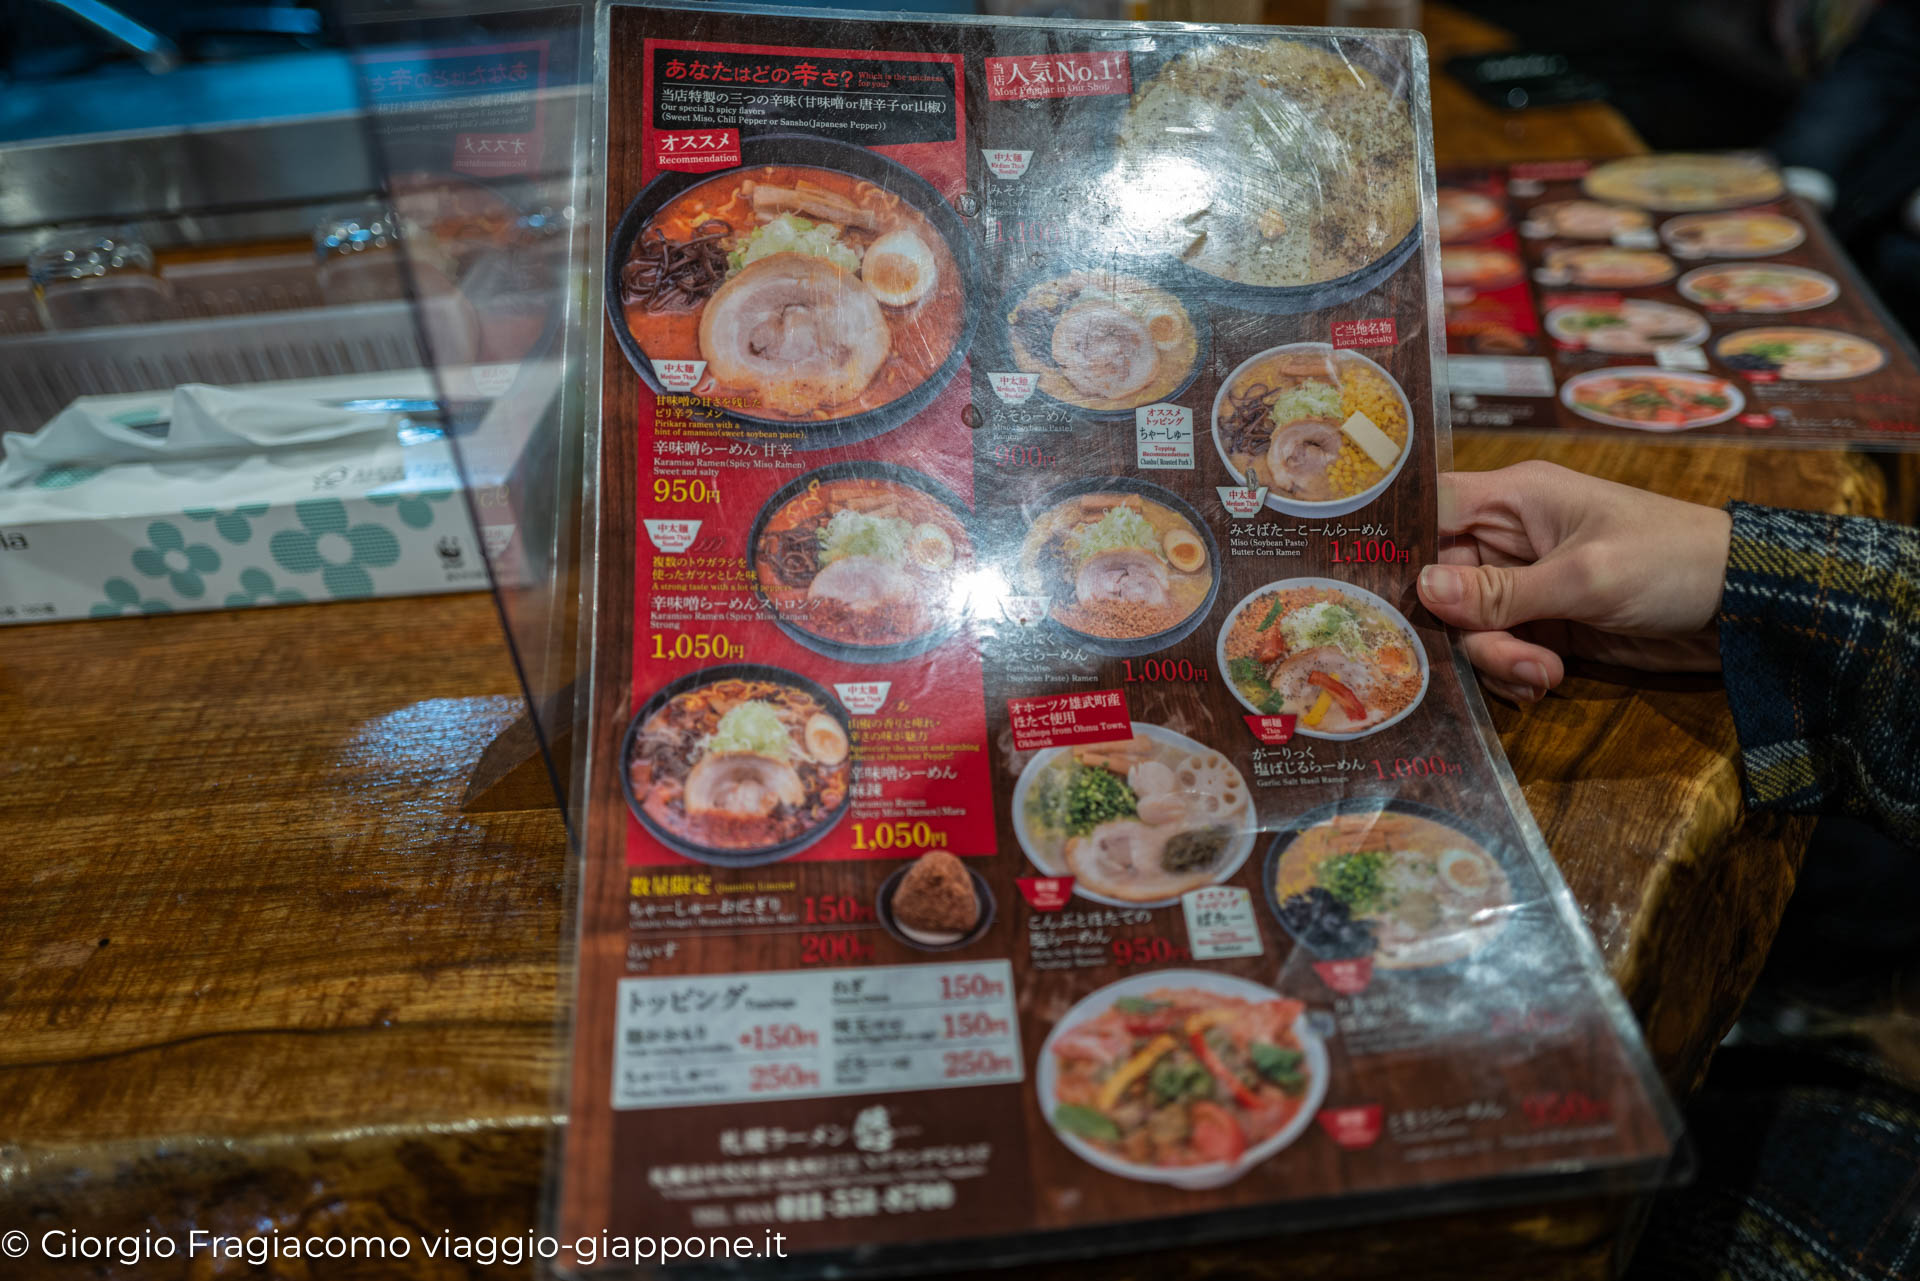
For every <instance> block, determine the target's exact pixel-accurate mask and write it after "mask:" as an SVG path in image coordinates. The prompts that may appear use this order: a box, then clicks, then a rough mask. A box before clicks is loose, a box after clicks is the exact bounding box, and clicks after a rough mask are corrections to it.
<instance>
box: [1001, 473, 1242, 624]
mask: <svg viewBox="0 0 1920 1281" xmlns="http://www.w3.org/2000/svg"><path fill="white" fill-rule="evenodd" d="M1100 493H1109V494H1138V495H1140V496H1141V497H1142V498H1147V499H1151V500H1152V501H1154V502H1156V503H1159V504H1160V505H1161V506H1162V507H1170V508H1172V509H1173V510H1174V511H1176V512H1179V513H1180V514H1181V515H1182V516H1184V517H1186V520H1187V523H1188V524H1189V525H1191V526H1193V532H1194V533H1196V534H1198V535H1199V536H1200V540H1201V541H1202V542H1204V543H1205V544H1206V545H1207V572H1208V575H1209V578H1210V581H1209V582H1208V583H1207V594H1206V596H1205V597H1204V598H1203V599H1202V600H1201V602H1200V603H1199V604H1198V605H1195V606H1194V607H1193V612H1192V613H1191V614H1189V615H1187V616H1186V618H1184V619H1182V620H1181V621H1180V622H1178V623H1175V624H1174V625H1173V626H1172V627H1169V628H1167V629H1166V630H1164V631H1158V632H1153V633H1151V634H1149V635H1146V636H1125V637H1121V636H1094V635H1092V634H1090V633H1087V632H1083V631H1080V630H1079V629H1077V628H1073V627H1069V626H1067V625H1066V624H1065V623H1063V622H1061V621H1060V620H1059V619H1057V618H1055V617H1054V616H1053V607H1052V605H1051V604H1049V605H1048V607H1047V623H1048V624H1049V625H1050V626H1052V627H1054V628H1055V629H1057V630H1058V631H1059V632H1061V633H1062V634H1063V635H1065V636H1067V637H1070V638H1071V639H1072V640H1073V643H1074V644H1076V645H1084V646H1086V648H1088V649H1090V650H1093V651H1095V652H1096V653H1100V654H1106V655H1108V656H1110V657H1113V658H1141V657H1144V656H1145V655H1147V654H1156V653H1158V652H1160V651H1161V650H1163V649H1165V648H1166V647H1167V646H1169V645H1172V644H1176V643H1177V642H1179V641H1183V640H1185V639H1186V638H1187V637H1188V636H1191V635H1192V634H1193V633H1194V631H1195V629H1197V628H1198V627H1199V626H1200V624H1201V623H1203V622H1205V621H1206V618H1207V611H1209V610H1211V609H1212V608H1213V602H1214V600H1215V598H1216V597H1218V596H1219V595H1220V544H1219V543H1217V542H1215V541H1214V537H1213V530H1212V529H1210V528H1208V526H1207V522H1206V521H1205V520H1204V519H1202V518H1201V516H1200V513H1199V511H1198V510H1196V509H1195V508H1194V506H1193V504H1192V503H1189V502H1188V501H1187V500H1186V499H1184V498H1182V497H1180V495H1178V494H1176V493H1174V492H1173V491H1172V490H1171V489H1163V488H1161V487H1160V486H1159V485H1155V484H1152V483H1150V482H1148V481H1144V480H1135V479H1134V478H1133V477H1131V476H1088V477H1085V478H1083V479H1081V480H1073V481H1068V482H1067V483H1066V484H1064V485H1061V486H1059V487H1058V488H1057V489H1050V490H1048V491H1047V492H1046V494H1045V495H1043V496H1042V497H1041V498H1040V499H1039V501H1038V502H1036V503H1034V505H1033V507H1032V509H1031V510H1032V512H1033V515H1032V517H1031V518H1029V519H1028V520H1027V525H1028V526H1029V527H1031V526H1032V525H1033V524H1035V523H1036V522H1037V521H1038V520H1039V518H1040V517H1041V516H1042V515H1044V514H1045V513H1047V512H1049V511H1052V510H1053V509H1054V508H1055V507H1057V506H1059V505H1060V504H1061V503H1063V502H1065V501H1067V499H1069V498H1077V497H1079V496H1080V495H1081V494H1100ZM1021 550H1022V552H1024V551H1025V546H1024V543H1023V545H1022V547H1021Z"/></svg>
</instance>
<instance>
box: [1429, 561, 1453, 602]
mask: <svg viewBox="0 0 1920 1281" xmlns="http://www.w3.org/2000/svg"><path fill="white" fill-rule="evenodd" d="M1420 594H1421V595H1422V596H1425V597H1426V598H1427V599H1428V600H1430V601H1433V602H1434V603H1435V604H1439V605H1451V604H1453V603H1454V602H1456V601H1458V600H1459V599H1460V575H1459V574H1457V573H1455V572H1454V571H1453V570H1451V569H1448V568H1447V567H1446V566H1445V565H1429V566H1427V567H1426V568H1425V569H1423V570H1421V571H1420Z"/></svg>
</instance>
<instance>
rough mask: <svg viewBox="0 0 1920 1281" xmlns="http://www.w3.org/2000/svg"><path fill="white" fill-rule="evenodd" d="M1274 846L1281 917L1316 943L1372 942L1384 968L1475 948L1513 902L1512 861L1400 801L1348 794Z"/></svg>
mask: <svg viewBox="0 0 1920 1281" xmlns="http://www.w3.org/2000/svg"><path fill="white" fill-rule="evenodd" d="M1311 817H1312V816H1311V815H1310V816H1309V818H1311ZM1281 842H1284V844H1281ZM1275 849H1276V857H1274V858H1272V859H1270V860H1269V865H1268V876H1269V877H1270V879H1271V882H1272V883H1271V886H1270V890H1271V894H1272V902H1273V904H1274V906H1275V914H1276V915H1277V916H1278V917H1279V918H1280V923H1281V924H1282V925H1283V926H1285V927H1286V928H1287V930H1288V932H1289V933H1291V934H1293V935H1294V937H1295V938H1296V939H1298V940H1299V941H1300V943H1301V944H1302V945H1303V946H1305V947H1307V948H1308V949H1310V950H1314V951H1322V950H1323V945H1324V946H1325V947H1326V948H1328V949H1330V950H1331V952H1332V953H1333V954H1338V955H1349V956H1350V955H1357V954H1365V952H1366V950H1367V949H1366V946H1365V945H1366V942H1368V941H1370V942H1371V945H1372V946H1371V953H1372V956H1373V963H1374V965H1375V966H1376V967H1378V968H1381V969H1389V970H1408V969H1418V968H1423V967H1425V966H1430V965H1446V964H1449V963H1451V962H1453V961H1458V960H1461V959H1463V958H1465V957H1467V956H1470V955H1472V954H1473V953H1474V952H1475V951H1477V950H1478V949H1480V948H1481V947H1484V946H1485V945H1486V944H1487V943H1488V942H1489V941H1490V940H1491V939H1492V938H1493V937H1494V935H1495V934H1497V933H1498V932H1499V930H1500V928H1501V925H1502V924H1503V923H1504V921H1505V919H1506V916H1507V914H1508V913H1507V909H1509V908H1511V907H1512V905H1513V901H1514V895H1513V885H1512V883H1511V882H1510V881H1509V880H1508V877H1507V873H1506V870H1505V869H1504V868H1503V867H1501V865H1500V860H1499V859H1497V858H1495V857H1494V856H1493V855H1492V854H1491V853H1489V852H1488V850H1487V848H1486V846H1485V845H1483V844H1481V843H1480V842H1479V841H1477V840H1475V839H1473V838H1472V837H1470V836H1467V835H1466V834H1465V833H1463V832H1461V831H1460V830H1459V829H1458V828H1456V827H1453V826H1452V825H1450V824H1449V823H1446V822H1442V821H1440V820H1439V819H1438V818H1437V817H1428V816H1426V815H1425V814H1420V813H1412V812H1408V811H1406V810H1403V809H1401V808H1399V807H1397V806H1395V805H1393V804H1392V803H1388V804H1379V803H1370V802H1365V801H1362V802H1348V803H1345V804H1343V805H1341V806H1339V808H1338V812H1336V813H1333V814H1331V815H1329V816H1327V817H1325V818H1322V819H1320V820H1319V821H1318V822H1309V823H1308V825H1307V826H1305V827H1303V828H1302V829H1301V830H1300V831H1298V832H1297V833H1294V834H1292V835H1290V836H1289V835H1287V834H1283V835H1282V836H1281V837H1280V838H1279V841H1276V843H1275ZM1356 940H1358V941H1359V942H1358V944H1357V945H1356Z"/></svg>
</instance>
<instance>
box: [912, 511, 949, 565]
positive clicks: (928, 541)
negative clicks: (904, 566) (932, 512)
mask: <svg viewBox="0 0 1920 1281" xmlns="http://www.w3.org/2000/svg"><path fill="white" fill-rule="evenodd" d="M907 547H908V549H909V551H910V552H911V553H912V555H913V559H914V563H915V564H918V565H924V566H926V567H927V568H928V569H945V568H947V567H948V566H950V565H952V564H953V535H951V534H949V533H948V532H947V531H946V530H944V529H942V528H940V526H938V525H935V524H933V523H931V522H928V523H926V524H921V525H915V526H914V527H913V538H912V541H910V542H909V543H908V544H907Z"/></svg>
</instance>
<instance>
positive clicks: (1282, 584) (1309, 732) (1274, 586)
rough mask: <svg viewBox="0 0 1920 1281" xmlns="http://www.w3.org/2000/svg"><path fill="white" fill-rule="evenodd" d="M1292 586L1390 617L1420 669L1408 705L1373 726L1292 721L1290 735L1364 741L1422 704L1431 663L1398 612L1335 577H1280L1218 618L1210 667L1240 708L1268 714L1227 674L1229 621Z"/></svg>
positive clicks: (1255, 590) (1230, 628) (1405, 716)
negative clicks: (1331, 729) (1346, 728)
mask: <svg viewBox="0 0 1920 1281" xmlns="http://www.w3.org/2000/svg"><path fill="white" fill-rule="evenodd" d="M1296 587H1325V588H1331V589H1333V590H1334V591H1337V592H1340V593H1342V594H1343V595H1347V596H1353V597H1357V598H1358V599H1359V600H1360V601H1361V602H1362V603H1364V604H1367V605H1371V606H1372V607H1373V608H1375V609H1377V610H1379V611H1380V612H1381V613H1383V614H1385V615H1386V616H1387V617H1388V618H1391V619H1392V620H1393V621H1394V622H1395V623H1397V624H1399V626H1400V630H1401V631H1403V632H1405V633H1406V634H1407V640H1408V642H1409V643H1411V644H1412V646H1413V661H1414V662H1415V663H1417V664H1419V666H1420V689H1419V692H1418V693H1416V694H1414V696H1413V701H1412V702H1411V703H1408V704H1407V705H1406V706H1405V707H1403V708H1401V709H1400V710H1399V711H1397V712H1395V713H1394V714H1393V715H1391V716H1389V717H1387V719H1385V720H1384V721H1381V722H1380V723H1379V724H1377V725H1369V726H1367V727H1366V728H1365V729H1361V730H1354V731H1353V732H1352V733H1348V734H1329V733H1328V732H1327V731H1325V730H1320V729H1311V728H1309V727H1307V726H1306V725H1304V724H1302V723H1300V722H1298V721H1296V722H1294V726H1293V732H1294V733H1295V734H1298V735H1300V736H1301V737H1303V738H1324V739H1329V740H1331V741H1333V742H1336V743H1344V742H1347V741H1348V740H1350V739H1356V738H1365V737H1367V735H1369V734H1378V733H1379V732H1380V731H1381V730H1383V729H1385V728H1387V726H1389V725H1397V724H1399V723H1400V722H1401V721H1403V720H1405V719H1406V718H1407V717H1409V716H1411V715H1412V714H1413V712H1414V710H1415V709H1416V708H1418V707H1419V706H1420V704H1421V703H1422V702H1423V701H1425V699H1426V697H1427V686H1428V685H1429V684H1430V683H1431V682H1432V678H1433V670H1432V664H1431V663H1429V662H1428V660H1427V647H1426V645H1424V644H1423V643H1422V642H1421V640H1420V633H1419V632H1416V631H1414V630H1413V624H1412V623H1409V622H1408V621H1407V616H1406V615H1405V614H1402V613H1401V612H1400V611H1399V610H1397V609H1395V608H1394V607H1393V606H1391V605H1389V604H1388V603H1387V602H1386V601H1385V600H1383V599H1382V598H1380V597H1378V596H1376V595H1374V594H1373V593H1372V592H1370V591H1368V590H1367V589H1366V588H1364V587H1355V586H1354V585H1353V584H1352V583H1343V582H1341V581H1340V580H1339V579H1336V578H1283V579H1281V580H1280V581H1278V582H1275V583H1268V584H1267V585H1266V586H1265V587H1256V588H1254V589H1253V590H1252V591H1250V592H1248V593H1247V594H1246V595H1245V596H1242V597H1241V598H1240V601H1239V603H1238V604H1236V605H1235V606H1234V607H1233V608H1232V609H1230V610H1228V611H1227V616H1226V618H1224V619H1222V620H1221V623H1220V633H1219V635H1217V636H1215V637H1214V641H1213V662H1214V667H1215V668H1216V669H1217V670H1218V671H1219V673H1220V679H1221V680H1223V681H1225V682H1226V683H1227V688H1228V690H1230V691H1232V693H1233V696H1234V698H1235V699H1236V700H1237V701H1238V702H1239V704H1240V706H1242V707H1244V708H1246V709H1247V710H1248V711H1250V712H1252V713H1253V714H1254V715H1256V716H1263V715H1267V714H1268V713H1264V712H1262V711H1261V710H1260V709H1259V708H1257V707H1255V706H1254V705H1253V704H1252V703H1249V702H1248V701H1247V696H1246V695H1245V694H1242V693H1241V692H1240V686H1239V685H1237V684H1235V683H1234V680H1233V677H1232V676H1231V675H1229V674H1228V668H1227V633H1228V632H1230V631H1232V630H1233V620H1234V619H1236V618H1238V617H1240V611H1241V610H1243V609H1245V608H1246V607H1247V606H1248V605H1251V604H1252V603H1253V601H1254V598H1255V597H1258V596H1265V595H1266V594H1267V593H1268V592H1284V591H1289V590H1291V589H1293V588H1296Z"/></svg>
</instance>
